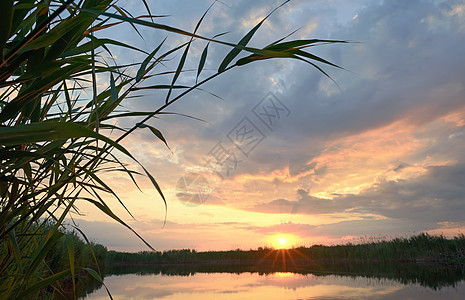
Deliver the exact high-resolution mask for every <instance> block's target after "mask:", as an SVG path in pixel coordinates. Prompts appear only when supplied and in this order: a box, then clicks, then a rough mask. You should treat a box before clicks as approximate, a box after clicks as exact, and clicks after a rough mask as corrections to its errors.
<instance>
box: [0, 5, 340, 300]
mask: <svg viewBox="0 0 465 300" xmlns="http://www.w3.org/2000/svg"><path fill="white" fill-rule="evenodd" d="M215 2H216V1H214V2H213V4H214V3H215ZM287 2H289V1H285V2H284V3H283V4H282V5H284V4H287ZM141 4H143V6H144V7H146V10H147V13H146V14H145V15H143V16H133V15H132V14H131V13H130V12H129V11H127V10H126V9H125V8H123V7H120V6H118V2H117V1H114V0H80V1H78V0H66V1H65V0H21V1H14V0H2V1H1V2H0V211H1V212H0V274H1V275H0V298H1V299H13V298H34V297H39V296H40V295H41V291H43V290H44V289H52V290H53V291H54V292H55V293H60V292H61V288H60V286H59V284H58V283H59V280H60V279H63V278H71V279H72V282H73V289H74V290H75V285H76V283H75V281H76V280H75V278H76V274H78V273H79V272H87V273H88V274H89V275H91V276H93V277H94V278H95V279H96V280H97V281H99V282H102V274H101V272H100V271H99V269H98V268H88V267H85V266H83V265H81V264H82V263H84V262H81V261H79V259H78V257H77V256H76V255H75V251H76V250H77V248H78V245H77V244H76V240H75V239H74V238H71V237H69V235H66V234H64V233H63V232H62V231H60V228H62V227H63V224H64V221H65V220H67V219H69V218H70V217H71V216H72V214H79V205H78V203H81V202H88V203H90V204H92V205H94V206H95V207H97V208H98V209H99V210H100V211H102V212H103V213H104V214H106V215H107V216H108V217H109V218H111V219H114V220H116V221H117V222H119V223H120V224H121V225H122V226H125V227H127V228H129V229H130V230H132V228H131V227H130V226H128V225H127V224H126V223H125V222H124V221H123V220H122V219H121V218H120V216H117V215H116V214H115V213H113V210H112V209H111V208H110V207H109V205H108V204H107V203H106V201H105V200H104V199H108V197H113V198H115V199H117V201H119V203H120V204H121V205H122V206H123V207H124V208H125V205H124V201H123V200H122V199H120V198H119V197H118V195H117V194H116V193H115V192H114V191H113V189H112V188H111V186H110V184H109V183H108V182H106V181H105V176H103V175H104V174H106V173H108V172H119V173H122V174H124V175H126V176H127V177H128V178H129V179H130V180H132V182H133V183H134V184H135V186H136V187H138V186H137V182H136V179H135V178H136V176H138V175H144V176H147V177H148V178H149V180H150V181H151V183H152V185H153V187H154V189H156V190H157V191H158V193H159V195H160V197H161V200H162V201H164V202H165V205H166V199H165V197H164V195H163V192H162V190H161V188H160V187H159V185H158V183H157V181H156V180H155V178H154V177H153V176H152V175H151V174H150V173H149V172H148V171H147V170H146V169H145V168H144V167H143V166H142V165H140V164H139V167H140V168H139V169H137V170H133V169H130V168H129V164H128V163H127V161H122V160H121V157H125V158H126V159H127V160H129V161H131V162H132V163H134V162H135V163H136V164H138V161H137V159H136V158H135V157H134V156H133V155H132V154H131V153H130V152H129V151H128V150H127V149H126V148H124V147H123V145H122V144H121V141H122V140H123V139H125V138H126V137H127V136H128V135H130V134H131V133H132V132H134V131H136V130H148V131H150V132H151V133H153V135H154V137H155V138H156V139H159V140H161V142H162V143H164V144H166V145H167V141H166V140H165V138H164V136H163V134H162V132H160V131H159V130H158V129H157V128H155V127H153V126H151V125H148V124H147V121H149V120H153V119H154V118H156V117H158V116H161V115H162V114H165V113H168V112H166V111H165V110H166V108H168V107H169V106H170V105H171V104H173V103H175V102H177V101H178V100H180V99H183V98H185V97H186V96H187V95H189V93H190V92H192V91H194V90H197V89H199V87H201V86H202V85H203V84H204V83H206V82H209V81H211V80H213V79H215V78H216V77H218V76H219V75H221V74H223V73H224V72H227V71H229V70H231V69H234V68H238V67H240V66H243V65H247V64H250V63H253V62H256V61H263V60H267V59H275V58H287V59H296V60H299V61H302V62H305V63H307V64H309V65H310V66H311V67H312V68H316V69H317V70H318V71H320V72H322V73H323V74H324V75H326V76H328V74H327V73H325V71H324V70H323V69H322V68H321V65H327V66H332V67H337V66H336V65H334V64H332V63H331V62H329V61H327V60H324V59H323V58H321V57H318V56H315V55H313V54H311V53H310V52H308V51H309V50H311V49H312V47H314V46H317V45H321V44H328V43H344V41H332V40H318V39H306V40H289V39H288V37H287V39H286V40H285V39H284V38H279V39H278V40H276V41H274V42H272V43H270V44H268V45H266V46H264V47H262V48H255V47H249V46H248V43H249V41H250V40H251V39H252V38H253V37H254V35H256V34H257V32H258V31H259V29H260V27H261V25H262V24H263V23H264V22H265V20H266V19H267V18H268V17H269V16H270V15H271V14H272V13H273V12H274V10H273V11H272V12H271V13H270V14H269V15H268V16H265V17H264V18H263V19H262V20H261V21H260V22H259V23H258V24H257V25H256V26H255V27H253V28H252V29H251V30H250V31H249V32H248V33H247V34H246V35H245V36H244V37H243V38H242V39H240V40H239V42H229V41H225V40H223V38H224V35H223V33H218V34H217V35H215V36H213V37H209V36H203V35H201V34H200V33H199V32H200V30H201V25H202V22H203V20H204V18H205V17H208V16H207V13H208V12H209V9H207V10H206V12H205V14H204V15H203V16H200V19H199V21H198V22H197V24H195V27H194V29H193V30H185V29H181V28H176V27H172V26H168V25H166V24H164V23H163V18H162V17H160V16H157V15H156V14H152V12H151V11H150V9H149V6H148V5H147V3H146V2H145V1H144V0H141ZM213 4H212V5H213ZM280 6H281V5H280ZM280 6H279V7H280ZM279 7H277V8H276V9H278V8H279ZM124 24H129V25H130V26H132V28H133V30H134V32H135V33H136V35H138V34H140V31H139V29H138V28H139V27H141V26H142V27H146V28H149V29H151V30H156V31H160V32H162V33H164V34H166V36H167V37H168V36H171V35H175V36H180V37H187V42H185V43H182V44H180V45H179V46H175V47H169V46H167V44H166V43H165V41H166V39H164V40H160V41H158V42H157V43H156V46H155V47H154V48H153V49H150V50H149V51H145V50H143V49H139V48H137V47H134V46H132V45H128V44H125V43H122V42H121V41H118V40H114V39H111V38H109V37H107V36H105V31H104V29H105V30H118V26H120V25H124ZM194 43H195V44H196V45H197V46H200V47H204V49H205V50H204V51H203V52H202V53H203V54H202V55H201V57H200V58H198V57H195V56H194V54H193V53H192V51H191V49H192V48H193V45H194ZM216 45H222V46H227V47H229V48H230V51H229V53H228V54H227V55H226V56H225V57H224V58H223V59H222V60H220V61H218V62H211V65H213V64H215V63H216V64H217V66H218V67H217V69H216V71H214V72H213V73H211V72H210V71H209V72H210V73H209V74H208V75H206V74H205V73H206V70H204V66H205V65H206V61H207V59H209V56H208V53H209V51H207V50H208V49H210V48H211V47H215V46H216ZM115 47H119V48H122V49H124V51H126V52H127V53H128V54H129V53H132V52H137V53H138V54H140V55H142V56H143V59H142V60H141V61H140V62H139V63H136V64H131V65H124V64H123V63H121V62H118V60H117V59H115V58H114V57H113V55H112V49H115ZM105 57H110V58H112V59H109V60H108V59H105ZM194 59H195V60H197V65H198V68H197V70H196V73H197V74H196V78H195V80H194V81H193V82H192V83H191V84H190V85H179V84H178V82H179V80H180V78H182V77H183V76H184V75H185V72H186V69H185V64H186V62H187V61H189V60H194ZM168 61H171V63H172V62H173V61H176V63H175V66H174V68H173V69H171V70H168V71H167V70H166V69H165V67H166V66H169V65H171V63H168ZM165 63H167V64H165ZM166 75H168V76H169V79H168V80H166V78H167V77H166ZM328 77H329V76H328ZM99 79H100V80H106V88H103V89H102V88H101V86H99V85H98V80H99ZM147 80H149V82H150V84H146V81H147ZM289 80H292V78H290V79H289ZM174 91H176V93H174ZM142 93H150V95H151V97H155V98H158V99H163V103H164V104H162V105H161V106H159V107H153V108H152V109H151V110H150V111H133V110H130V107H131V101H132V99H134V97H135V96H141V95H142ZM123 101H125V103H126V105H125V106H126V109H125V108H123V107H122V105H121V104H122V102H123ZM127 108H129V110H128V109H127ZM121 119H128V120H137V121H135V122H134V123H133V125H132V127H130V128H122V127H119V126H117V125H116V124H117V122H114V121H116V120H121ZM127 212H128V213H129V215H131V213H130V212H129V211H127ZM131 216H132V215H131ZM50 224H53V225H52V226H50ZM71 226H72V222H71ZM132 231H133V232H134V234H136V235H138V234H137V233H136V232H135V231H134V230H132ZM138 236H139V235H138ZM84 238H85V236H84ZM139 238H140V239H142V240H143V238H142V237H141V236H139ZM143 241H144V242H145V240H143ZM60 243H63V244H60ZM145 243H146V245H147V247H148V248H149V249H153V248H152V246H151V245H149V244H148V243H147V242H145ZM87 244H88V246H89V247H88V248H89V251H90V254H89V253H88V254H87V256H88V259H90V260H93V261H94V263H95V264H96V265H97V266H98V264H97V263H96V261H97V259H98V255H97V253H96V249H94V248H95V247H92V244H91V243H89V242H88V241H87ZM57 245H62V246H60V248H59V249H60V250H59V251H60V253H61V255H60V259H63V260H67V264H68V266H67V268H64V269H63V270H60V271H54V270H53V268H51V266H50V265H49V264H50V263H51V264H53V260H52V262H47V257H50V253H51V252H53V251H54V250H56V249H58V248H57V247H58V246H57ZM65 245H66V246H65ZM79 247H80V246H79ZM59 264H60V265H61V266H63V265H64V264H65V263H64V262H63V261H61V262H60V263H59ZM74 297H76V295H74ZM110 297H111V296H110Z"/></svg>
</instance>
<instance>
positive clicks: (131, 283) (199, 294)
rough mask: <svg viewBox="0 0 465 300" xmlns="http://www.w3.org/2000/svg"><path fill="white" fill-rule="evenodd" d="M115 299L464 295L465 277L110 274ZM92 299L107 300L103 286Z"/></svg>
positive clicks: (108, 282) (425, 298) (424, 299)
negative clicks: (409, 281)
mask: <svg viewBox="0 0 465 300" xmlns="http://www.w3.org/2000/svg"><path fill="white" fill-rule="evenodd" d="M105 284H106V285H107V287H108V288H109V290H110V291H111V293H112V296H113V298H114V299H202V300H204V299H422V300H429V299H463V298H464V296H465V282H463V281H462V282H460V283H459V284H458V285H457V286H456V287H448V288H442V289H441V290H440V291H434V290H432V289H430V288H424V287H421V286H419V285H408V286H406V285H402V284H400V283H399V282H396V281H392V280H387V279H374V278H363V277H355V278H352V277H341V276H334V275H331V276H315V275H300V274H293V273H275V274H272V275H268V276H261V275H258V274H256V273H254V274H250V273H242V274H229V273H220V274H218V273H215V274H195V275H193V276H162V275H146V276H139V275H134V274H129V275H122V276H109V277H106V278H105ZM87 299H108V295H107V294H106V291H105V289H99V290H98V291H96V292H94V293H93V294H91V295H90V296H89V297H88V298H87Z"/></svg>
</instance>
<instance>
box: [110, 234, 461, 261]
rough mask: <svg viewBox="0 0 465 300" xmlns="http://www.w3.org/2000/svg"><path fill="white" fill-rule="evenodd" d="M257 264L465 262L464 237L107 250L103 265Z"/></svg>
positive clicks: (421, 236)
mask: <svg viewBox="0 0 465 300" xmlns="http://www.w3.org/2000/svg"><path fill="white" fill-rule="evenodd" d="M243 263H257V264H261V265H263V264H267V263H271V264H272V265H285V266H292V265H294V264H295V265H297V264H315V265H318V264H323V265H328V264H344V263H416V264H436V265H465V236H464V235H463V234H460V235H458V236H456V237H454V238H450V239H449V238H446V237H445V236H443V235H439V236H436V235H429V234H427V233H420V234H418V235H415V236H412V237H409V238H395V239H392V240H377V241H366V242H365V241H363V240H362V242H361V243H357V244H353V243H347V244H341V245H332V246H326V245H321V244H320V245H312V246H309V247H305V246H300V247H293V248H290V249H273V248H269V247H259V248H257V249H255V250H254V249H250V250H241V249H236V250H228V251H202V252H198V251H196V250H193V249H182V250H168V251H162V252H160V251H142V252H137V253H130V252H118V251H111V250H110V251H108V252H107V255H106V262H105V265H106V266H117V265H147V264H148V265H150V264H155V265H157V264H166V265H173V264H175V265H176V264H227V265H231V264H243Z"/></svg>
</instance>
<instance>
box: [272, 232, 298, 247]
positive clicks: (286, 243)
mask: <svg viewBox="0 0 465 300" xmlns="http://www.w3.org/2000/svg"><path fill="white" fill-rule="evenodd" d="M297 240H298V239H297V237H295V236H293V235H290V234H276V235H274V236H272V238H271V241H270V242H271V246H272V247H273V248H274V249H289V248H292V247H294V246H295V245H296V242H297Z"/></svg>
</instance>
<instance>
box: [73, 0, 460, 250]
mask: <svg viewBox="0 0 465 300" xmlns="http://www.w3.org/2000/svg"><path fill="white" fill-rule="evenodd" d="M147 2H148V3H149V5H150V7H151V9H152V12H153V13H154V14H157V15H170V16H169V17H167V18H164V19H163V20H162V21H161V22H164V23H166V24H170V25H176V26H177V27H180V28H183V29H186V30H190V31H192V30H193V28H194V27H195V24H196V22H197V20H198V19H199V18H200V17H201V16H202V14H203V13H204V11H205V10H206V9H207V8H208V6H209V5H210V4H211V3H212V1H203V0H198V1H197V0H196V1H191V0H176V1H155V0H148V1H147ZM280 3H281V1H269V0H266V1H265V0H259V1H245V0H222V1H221V3H220V2H217V3H215V5H214V6H213V8H212V10H211V11H210V12H209V14H208V15H207V17H206V18H205V22H204V23H203V24H202V26H201V27H200V29H199V33H200V34H201V35H204V36H208V37H212V36H214V35H215V34H218V33H221V32H225V31H229V33H228V34H227V35H224V36H222V37H221V39H222V40H227V41H232V42H237V41H239V40H240V39H241V37H242V36H243V35H245V34H246V33H247V32H248V31H249V30H250V29H251V28H252V27H253V26H254V25H255V24H257V23H258V22H259V21H260V20H261V18H263V17H264V16H266V15H267V14H268V13H269V12H270V11H271V10H272V9H273V8H275V7H277V6H278V5H279V4H280ZM119 4H120V5H122V6H124V7H125V8H126V9H128V10H130V11H132V12H134V14H135V15H138V14H144V11H143V6H142V5H140V1H139V0H131V1H120V3H119ZM296 29H299V30H298V31H297V32H296V33H295V34H294V35H293V36H292V37H291V38H290V39H303V38H321V39H338V40H348V41H352V42H353V43H349V44H334V45H323V46H320V47H318V48H314V50H312V51H315V53H316V54H318V55H320V56H322V57H324V58H326V59H328V60H330V61H332V62H334V63H336V64H338V65H340V66H342V67H343V68H344V69H345V70H341V69H337V68H332V67H329V66H328V67H326V66H324V67H323V68H324V70H325V71H327V72H328V74H329V75H330V76H331V77H332V78H333V79H334V81H335V82H336V83H337V84H336V83H335V82H333V81H331V80H330V79H328V78H327V77H325V76H324V75H323V74H322V73H320V72H318V71H317V70H316V69H314V68H312V67H311V66H310V65H308V64H305V63H302V62H297V61H290V60H286V59H281V60H272V61H263V62H258V63H253V64H250V65H247V66H244V67H242V68H238V69H235V70H233V71H231V72H228V73H226V74H223V75H222V76H220V77H218V78H216V79H215V80H214V81H211V82H209V83H208V84H206V85H204V86H203V91H195V92H193V93H191V94H190V95H188V96H187V97H185V98H184V99H182V100H181V101H180V102H178V103H176V105H173V106H172V107H170V108H169V109H168V111H172V112H178V113H182V114H187V115H189V116H192V117H195V118H199V119H202V120H204V122H202V121H198V120H195V119H192V118H187V117H182V116H174V115H164V116H160V118H159V119H156V120H153V121H151V123H150V124H151V125H153V126H154V127H156V128H158V129H159V130H161V131H162V132H163V134H164V136H165V137H166V139H167V141H168V144H169V146H170V148H171V150H172V152H171V151H170V150H169V149H168V148H167V147H166V146H165V145H164V144H163V143H162V142H160V141H159V140H157V139H156V137H154V136H153V134H152V133H151V132H150V131H149V130H147V131H146V130H140V131H138V132H136V133H135V134H134V135H132V136H131V137H130V138H128V139H126V140H125V141H124V143H123V144H124V146H125V147H127V149H128V150H130V151H131V152H132V153H133V155H134V156H135V157H136V158H137V159H138V160H139V161H140V162H141V163H142V164H143V165H144V166H145V167H146V168H147V169H148V170H149V171H150V172H151V174H152V175H153V176H154V177H155V178H156V179H157V181H158V182H159V184H160V186H161V188H162V189H163V191H164V193H165V195H166V198H167V204H168V213H167V221H166V224H165V226H164V227H163V220H164V218H165V208H164V204H163V201H162V199H161V198H160V196H159V195H158V194H157V191H156V190H155V189H154V188H153V187H152V186H151V184H150V182H149V180H148V179H147V178H145V177H138V183H139V184H140V187H141V189H142V192H140V191H139V190H138V189H137V188H136V187H135V186H134V184H133V183H132V182H131V180H129V179H128V178H126V177H125V176H124V175H117V174H109V175H107V176H106V178H107V181H108V183H110V185H111V186H112V188H114V189H115V191H116V192H117V193H118V194H119V195H120V197H121V199H122V200H123V201H124V203H125V204H126V205H127V207H128V208H129V210H130V211H131V212H132V213H133V215H134V217H135V220H134V219H132V218H131V217H130V216H129V215H128V214H127V213H125V212H124V209H122V207H121V206H120V205H119V204H118V203H117V201H115V200H108V201H110V203H111V207H112V208H113V209H114V210H115V212H117V213H118V214H119V215H120V216H122V218H123V219H124V220H125V221H126V222H127V223H128V224H130V225H131V226H132V227H133V228H134V229H135V230H136V231H137V232H138V233H139V234H141V235H142V236H143V237H144V238H145V239H146V240H147V241H148V242H149V243H150V244H151V245H152V246H153V247H154V248H155V249H157V250H166V249H173V248H176V249H179V248H195V249H198V250H222V249H235V248H242V249H249V248H256V247H259V246H273V247H279V245H280V240H281V242H282V243H283V244H284V243H287V244H288V245H289V246H300V245H311V244H315V243H323V244H332V243H339V242H347V241H351V242H354V241H358V240H360V237H361V238H363V239H369V238H372V237H374V238H379V237H394V236H408V235H411V234H413V233H415V232H420V231H428V232H430V233H444V234H451V235H454V234H457V233H465V230H464V229H465V155H464V153H465V136H464V134H465V59H464V58H463V56H464V54H465V2H464V1H463V0H438V1H436V0H408V1H405V0H385V1H381V0H353V1H346V0H325V1H323V0H300V1H299V0H294V1H291V2H290V3H288V4H286V5H285V6H283V7H282V8H280V9H279V10H278V11H276V12H275V14H273V15H272V16H271V17H270V18H269V19H268V20H267V21H266V22H265V23H264V24H263V26H262V27H261V28H260V30H259V31H258V32H257V34H256V36H255V37H254V39H252V41H251V45H252V46H256V47H259V46H261V47H263V46H265V45H267V44H269V43H271V42H273V41H276V40H278V39H279V38H282V37H284V36H286V35H287V34H289V33H291V32H293V31H294V30H296ZM141 33H142V35H143V36H144V40H142V39H141V38H140V37H138V35H137V34H136V33H135V32H134V31H133V30H132V29H131V28H130V27H128V28H126V27H121V30H118V31H116V32H115V31H113V32H110V31H108V32H106V33H105V34H107V35H109V36H113V37H115V38H118V39H119V40H122V41H124V42H127V43H129V44H132V45H136V46H138V47H142V48H144V49H146V50H150V49H154V48H155V47H156V46H157V45H158V44H159V43H160V41H161V40H162V39H163V38H164V37H165V36H166V33H163V32H156V31H154V30H153V29H146V28H145V29H144V28H141ZM185 40H186V38H185V37H181V36H175V35H170V37H169V38H168V40H167V45H168V46H171V47H174V46H177V45H179V44H180V43H181V42H183V41H185ZM204 47H205V43H203V42H201V41H198V43H197V44H194V46H193V48H192V53H191V56H190V58H189V59H188V62H187V66H186V69H196V68H197V65H198V62H199V59H200V56H201V53H202V50H203V48H204ZM124 51H125V50H124ZM124 51H122V50H115V52H114V53H113V54H114V55H115V57H116V58H118V59H121V60H122V61H123V62H128V63H131V62H140V61H141V60H143V56H139V54H137V53H131V54H130V55H128V54H127V51H126V52H124ZM228 51H229V49H228V48H226V47H224V46H218V45H211V47H210V49H209V57H208V61H207V64H206V66H205V68H206V69H207V70H206V71H205V74H203V75H201V77H202V78H205V76H207V75H209V74H213V71H212V70H214V69H217V68H218V66H219V64H220V63H221V60H222V58H223V57H224V56H225V54H226V53H227V52H228ZM180 56H181V53H179V54H178V55H173V56H172V63H173V65H170V62H168V63H167V65H166V69H163V68H160V69H159V70H158V71H159V72H164V71H167V70H172V69H173V68H175V66H176V63H177V62H178V61H179V59H180ZM195 75H196V73H195V72H186V73H184V74H182V76H181V78H180V83H181V84H189V85H192V84H193V83H194V82H195ZM102 80H103V79H102ZM158 80H159V81H157V82H158V84H169V83H170V82H171V77H167V76H165V77H160V78H159V79H158ZM102 84H103V83H102ZM211 94H215V95H218V96H219V97H221V99H219V98H217V97H215V96H212V95H211ZM137 95H142V97H139V98H133V99H129V100H127V101H126V102H125V103H124V105H125V108H126V109H128V110H144V111H147V110H154V109H156V108H157V107H158V106H159V105H160V104H161V103H163V101H164V99H165V97H166V93H162V92H151V91H143V92H138V93H137ZM264 109H265V110H266V111H265V110H264ZM266 112H267V113H268V115H267V114H266ZM119 122H120V123H119V125H121V126H125V124H126V126H129V124H130V121H129V120H120V121H119ZM132 122H133V123H134V122H137V120H132ZM219 161H220V162H221V164H217V163H215V162H219ZM128 162H130V161H129V160H128ZM134 167H135V168H137V167H136V166H134ZM193 179H194V181H193V182H191V181H192V180H193ZM108 199H110V197H108ZM199 200H201V201H199ZM200 202H201V203H200ZM80 208H81V210H82V212H83V213H84V216H74V218H75V220H76V222H77V223H78V224H79V226H80V228H82V229H83V230H84V231H85V232H86V233H87V235H88V236H89V237H90V238H91V239H92V240H94V241H97V242H99V243H102V244H104V245H106V246H107V247H108V248H109V249H114V250H123V251H140V250H148V248H147V247H146V246H145V245H144V244H143V243H142V242H141V241H140V240H139V239H138V238H137V237H136V236H134V235H133V234H132V233H131V232H130V231H129V230H127V229H125V228H124V227H122V226H121V225H119V224H117V223H115V222H113V221H111V220H110V219H109V218H108V217H106V216H104V215H103V214H101V213H99V212H98V211H97V210H96V209H95V208H93V207H90V206H88V205H86V204H82V205H81V206H80ZM284 240H287V241H286V242H283V241H284Z"/></svg>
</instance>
